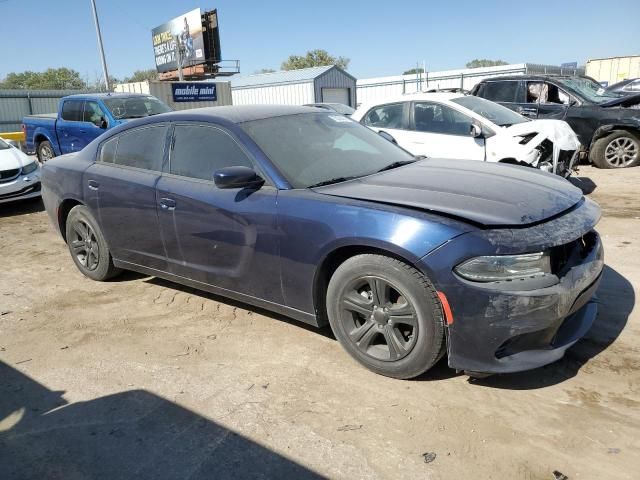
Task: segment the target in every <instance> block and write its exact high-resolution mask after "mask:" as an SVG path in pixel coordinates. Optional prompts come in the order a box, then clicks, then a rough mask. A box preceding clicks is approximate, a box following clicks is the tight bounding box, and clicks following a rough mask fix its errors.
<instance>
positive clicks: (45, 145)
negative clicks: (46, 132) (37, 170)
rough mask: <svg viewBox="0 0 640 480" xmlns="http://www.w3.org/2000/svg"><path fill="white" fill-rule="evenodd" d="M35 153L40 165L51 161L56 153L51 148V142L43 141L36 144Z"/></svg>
mask: <svg viewBox="0 0 640 480" xmlns="http://www.w3.org/2000/svg"><path fill="white" fill-rule="evenodd" d="M36 153H37V154H38V160H40V163H44V162H46V161H47V160H51V159H52V158H53V157H55V156H56V153H55V152H54V151H53V146H52V145H51V142H49V141H48V140H43V141H42V142H40V143H39V144H38V148H37V149H36Z"/></svg>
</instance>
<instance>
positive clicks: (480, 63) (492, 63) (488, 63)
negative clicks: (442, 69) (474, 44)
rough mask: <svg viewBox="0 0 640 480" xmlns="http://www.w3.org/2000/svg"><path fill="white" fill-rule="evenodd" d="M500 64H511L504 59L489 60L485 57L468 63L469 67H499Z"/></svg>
mask: <svg viewBox="0 0 640 480" xmlns="http://www.w3.org/2000/svg"><path fill="white" fill-rule="evenodd" d="M498 65H509V64H508V63H507V62H505V61H504V60H487V59H486V58H483V59H482V60H479V59H477V58H476V59H475V60H471V61H470V62H468V63H467V68H480V67H497V66H498Z"/></svg>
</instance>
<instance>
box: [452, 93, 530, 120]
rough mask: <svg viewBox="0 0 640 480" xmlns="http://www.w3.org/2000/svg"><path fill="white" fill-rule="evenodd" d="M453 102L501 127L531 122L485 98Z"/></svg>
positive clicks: (454, 100) (465, 98)
mask: <svg viewBox="0 0 640 480" xmlns="http://www.w3.org/2000/svg"><path fill="white" fill-rule="evenodd" d="M451 101H452V102H453V103H457V104H458V105H460V106H463V107H464V108H468V109H469V110H471V111H472V112H475V113H477V114H478V115H482V116H483V117H484V118H486V119H487V120H489V121H490V122H493V123H495V124H496V125H500V126H501V127H508V126H510V125H515V124H516V123H524V122H528V121H529V119H528V118H525V117H523V116H522V115H520V114H519V113H516V112H514V111H513V110H509V109H508V108H507V107H503V106H502V105H498V104H497V103H494V102H492V101H490V100H485V99H484V98H480V97H474V96H466V97H459V98H454V99H452V100H451Z"/></svg>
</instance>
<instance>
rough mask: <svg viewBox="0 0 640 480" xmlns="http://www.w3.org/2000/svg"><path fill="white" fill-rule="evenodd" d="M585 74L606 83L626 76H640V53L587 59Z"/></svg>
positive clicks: (617, 80) (620, 79)
mask: <svg viewBox="0 0 640 480" xmlns="http://www.w3.org/2000/svg"><path fill="white" fill-rule="evenodd" d="M587 75H589V76H590V77H593V78H595V79H596V80H597V81H599V82H606V84H607V85H613V84H614V83H618V82H620V81H622V80H625V79H627V78H640V55H634V56H630V57H610V58H596V59H593V60H588V61H587Z"/></svg>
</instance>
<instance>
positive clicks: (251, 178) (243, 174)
mask: <svg viewBox="0 0 640 480" xmlns="http://www.w3.org/2000/svg"><path fill="white" fill-rule="evenodd" d="M213 181H214V182H215V184H216V187H218V188H259V187H260V186H262V184H263V183H264V178H262V177H261V176H260V175H258V174H257V173H256V172H255V171H254V170H253V168H249V167H241V166H238V167H224V168H221V169H220V170H216V171H215V172H214V174H213Z"/></svg>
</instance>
